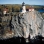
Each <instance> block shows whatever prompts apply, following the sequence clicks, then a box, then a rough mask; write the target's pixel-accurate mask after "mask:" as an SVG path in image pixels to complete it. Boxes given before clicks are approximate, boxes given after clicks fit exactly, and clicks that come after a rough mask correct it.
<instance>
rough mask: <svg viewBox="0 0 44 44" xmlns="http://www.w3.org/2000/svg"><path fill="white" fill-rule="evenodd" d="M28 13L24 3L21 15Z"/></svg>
mask: <svg viewBox="0 0 44 44" xmlns="http://www.w3.org/2000/svg"><path fill="white" fill-rule="evenodd" d="M25 12H26V7H25V3H24V2H23V3H22V11H21V13H25Z"/></svg>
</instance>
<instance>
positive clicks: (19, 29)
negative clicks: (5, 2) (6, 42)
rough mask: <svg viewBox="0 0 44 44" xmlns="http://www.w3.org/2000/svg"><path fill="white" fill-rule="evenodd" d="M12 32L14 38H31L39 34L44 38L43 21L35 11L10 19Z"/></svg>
mask: <svg viewBox="0 0 44 44" xmlns="http://www.w3.org/2000/svg"><path fill="white" fill-rule="evenodd" d="M11 23H12V26H13V28H12V30H14V31H13V32H14V33H15V36H20V37H22V36H23V37H24V38H28V37H29V34H30V36H31V38H33V37H35V36H36V35H38V34H40V35H43V36H44V20H43V18H42V17H41V14H40V13H39V12H37V11H31V12H26V13H24V14H19V15H15V16H13V17H12V22H11Z"/></svg>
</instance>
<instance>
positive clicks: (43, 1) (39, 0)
mask: <svg viewBox="0 0 44 44" xmlns="http://www.w3.org/2000/svg"><path fill="white" fill-rule="evenodd" d="M22 2H25V4H29V5H44V0H0V4H22Z"/></svg>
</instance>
